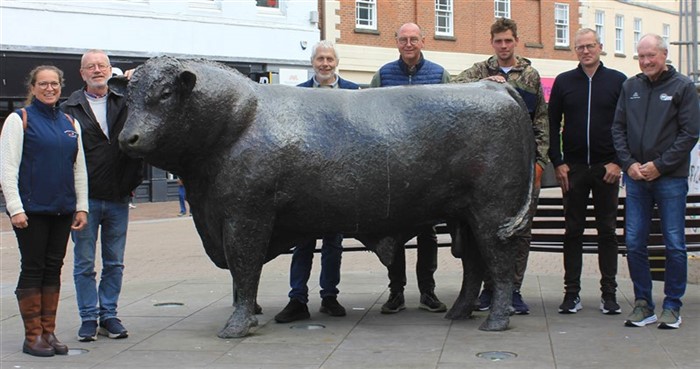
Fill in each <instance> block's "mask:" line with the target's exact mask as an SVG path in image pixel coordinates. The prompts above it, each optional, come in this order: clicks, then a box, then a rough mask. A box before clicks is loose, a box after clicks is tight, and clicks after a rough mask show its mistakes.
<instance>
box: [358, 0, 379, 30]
mask: <svg viewBox="0 0 700 369" xmlns="http://www.w3.org/2000/svg"><path fill="white" fill-rule="evenodd" d="M355 27H356V28H364V29H377V1H376V0H356V1H355Z"/></svg>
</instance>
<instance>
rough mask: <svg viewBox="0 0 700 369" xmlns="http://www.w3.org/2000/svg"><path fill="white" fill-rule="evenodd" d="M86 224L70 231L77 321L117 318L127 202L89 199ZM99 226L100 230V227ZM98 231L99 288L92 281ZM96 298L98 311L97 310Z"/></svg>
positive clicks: (93, 278) (127, 220)
mask: <svg viewBox="0 0 700 369" xmlns="http://www.w3.org/2000/svg"><path fill="white" fill-rule="evenodd" d="M89 206H90V213H89V214H88V225H87V227H85V228H84V229H83V230H82V231H77V232H76V231H73V232H72V237H73V242H74V243H75V249H74V254H75V255H74V257H75V259H74V267H73V280H74V281H75V295H76V298H77V300H78V310H79V312H80V318H81V319H82V320H83V321H85V320H97V318H99V319H100V320H105V319H108V318H113V317H116V316H117V301H118V300H119V294H120V293H121V289H122V275H123V271H124V249H125V247H126V230H127V226H128V224H129V201H128V198H125V199H124V201H122V202H112V201H105V200H97V199H90V201H89ZM100 227H101V228H100ZM98 230H99V231H100V244H101V246H102V249H101V251H102V275H101V277H100V284H99V288H98V287H97V282H96V280H95V276H96V273H95V249H96V243H97V233H98ZM98 299H99V309H98V305H97V304H98Z"/></svg>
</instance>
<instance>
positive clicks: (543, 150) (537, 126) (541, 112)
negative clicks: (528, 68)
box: [532, 76, 549, 169]
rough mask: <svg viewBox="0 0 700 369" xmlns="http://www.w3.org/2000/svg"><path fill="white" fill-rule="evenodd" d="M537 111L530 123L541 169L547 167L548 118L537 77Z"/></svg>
mask: <svg viewBox="0 0 700 369" xmlns="http://www.w3.org/2000/svg"><path fill="white" fill-rule="evenodd" d="M537 80H538V83H537V86H538V87H537V90H538V91H537V109H536V110H535V119H534V120H533V121H532V130H533V132H534V133H535V142H536V144H537V164H539V165H540V166H541V167H542V169H544V168H545V167H546V166H547V163H548V162H549V158H548V157H547V151H549V117H548V116H547V103H546V102H545V101H544V92H542V83H541V82H540V81H539V76H538V77H537Z"/></svg>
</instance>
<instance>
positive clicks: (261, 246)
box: [218, 219, 270, 338]
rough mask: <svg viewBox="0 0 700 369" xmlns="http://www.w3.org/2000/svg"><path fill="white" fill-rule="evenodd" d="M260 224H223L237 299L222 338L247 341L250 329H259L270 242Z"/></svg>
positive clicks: (229, 222) (243, 221) (225, 250)
mask: <svg viewBox="0 0 700 369" xmlns="http://www.w3.org/2000/svg"><path fill="white" fill-rule="evenodd" d="M243 223H246V224H243ZM260 223H262V222H258V221H257V220H255V221H251V220H242V219H236V220H235V221H234V220H233V219H227V220H226V221H225V222H224V223H223V247H224V252H225V254H226V261H227V263H228V267H229V271H230V272H231V277H232V278H233V281H235V282H234V284H235V286H234V287H235V289H236V293H237V296H236V297H235V299H234V307H235V310H234V311H233V313H232V314H231V317H229V319H228V321H227V322H226V326H225V327H224V328H223V329H221V331H219V334H218V336H219V337H220V338H238V337H244V336H246V335H247V334H248V332H249V331H250V328H252V327H255V326H257V325H258V319H257V318H256V317H255V302H256V299H257V293H258V284H259V283H260V273H261V272H262V266H263V264H264V261H265V246H266V245H268V244H269V241H270V240H269V238H270V230H269V229H260V226H259V224H260Z"/></svg>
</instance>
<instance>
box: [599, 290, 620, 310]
mask: <svg viewBox="0 0 700 369" xmlns="http://www.w3.org/2000/svg"><path fill="white" fill-rule="evenodd" d="M600 311H601V312H602V313H603V314H607V315H616V314H620V313H621V312H622V309H621V308H620V304H618V303H617V298H615V294H614V293H604V294H603V297H602V298H601V299H600Z"/></svg>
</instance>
